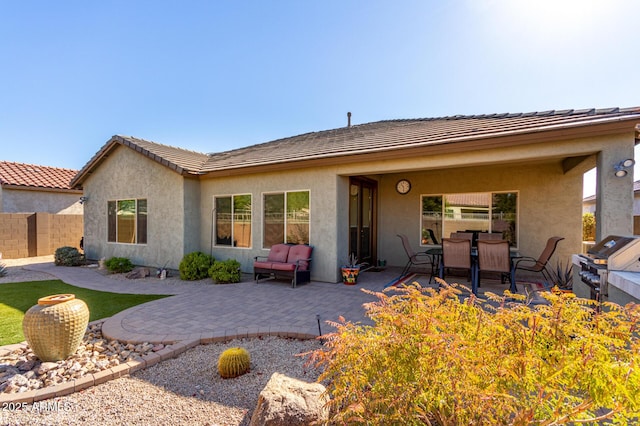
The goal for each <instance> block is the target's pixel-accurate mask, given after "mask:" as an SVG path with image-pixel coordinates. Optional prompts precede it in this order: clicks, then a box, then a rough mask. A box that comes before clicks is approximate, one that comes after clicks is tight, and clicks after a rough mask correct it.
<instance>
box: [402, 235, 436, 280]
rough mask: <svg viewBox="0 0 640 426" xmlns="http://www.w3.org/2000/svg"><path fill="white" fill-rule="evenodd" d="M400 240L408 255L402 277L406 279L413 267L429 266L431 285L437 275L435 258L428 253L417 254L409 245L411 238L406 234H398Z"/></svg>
mask: <svg viewBox="0 0 640 426" xmlns="http://www.w3.org/2000/svg"><path fill="white" fill-rule="evenodd" d="M398 238H400V240H401V241H402V247H403V248H404V251H405V253H406V254H407V257H408V260H407V264H406V265H405V266H404V269H403V270H402V273H401V274H400V277H401V278H402V277H404V276H405V275H406V274H407V273H408V272H409V270H410V269H411V267H412V266H420V265H429V266H430V267H431V276H430V277H429V283H431V280H432V279H433V275H434V273H435V264H434V262H433V256H432V255H430V254H428V253H426V252H415V251H414V250H413V247H411V244H410V243H409V238H407V236H406V235H405V234H398Z"/></svg>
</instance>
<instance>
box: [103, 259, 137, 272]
mask: <svg viewBox="0 0 640 426" xmlns="http://www.w3.org/2000/svg"><path fill="white" fill-rule="evenodd" d="M104 266H106V267H107V270H108V271H109V272H111V273H114V274H122V273H124V272H130V271H131V270H132V269H133V263H131V261H130V260H129V259H127V258H126V257H112V258H110V259H107V261H106V262H104Z"/></svg>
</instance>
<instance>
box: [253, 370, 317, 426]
mask: <svg viewBox="0 0 640 426" xmlns="http://www.w3.org/2000/svg"><path fill="white" fill-rule="evenodd" d="M324 392H325V387H324V386H323V385H321V384H320V383H306V382H303V381H300V380H297V379H292V378H290V377H287V376H285V375H283V374H280V373H273V375H272V376H271V378H270V379H269V382H268V383H267V385H266V386H265V388H264V389H263V390H262V392H260V396H259V397H258V404H257V405H256V409H255V411H254V412H253V415H252V416H251V423H250V425H251V426H263V425H268V426H292V425H301V426H302V425H308V424H315V423H319V424H322V423H323V422H326V421H327V420H328V418H329V411H328V409H327V408H326V407H325V405H326V403H327V402H328V396H326V395H324Z"/></svg>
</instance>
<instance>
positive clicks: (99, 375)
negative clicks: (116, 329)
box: [0, 331, 318, 406]
mask: <svg viewBox="0 0 640 426" xmlns="http://www.w3.org/2000/svg"><path fill="white" fill-rule="evenodd" d="M260 336H274V337H283V338H295V339H300V340H308V339H315V338H317V337H318V336H316V335H310V334H304V333H296V332H291V331H284V332H271V333H259V334H256V335H248V334H247V333H239V334H236V335H231V334H229V335H225V336H214V335H209V336H202V337H200V338H195V339H186V340H179V341H175V342H166V343H164V344H165V345H167V346H166V347H165V348H163V349H161V350H159V351H158V352H150V353H148V354H147V355H145V356H143V357H141V358H140V359H139V360H135V361H128V362H125V363H122V364H120V365H117V366H115V367H111V368H107V369H105V370H102V371H98V372H96V373H91V374H87V375H85V376H82V377H80V378H77V379H73V380H69V381H68V382H64V383H60V384H59V385H56V386H48V387H45V388H41V389H35V390H30V391H27V392H21V393H0V404H2V406H4V405H6V404H33V403H34V402H39V401H43V400H46V399H50V398H56V397H60V396H65V395H70V394H72V393H74V392H78V391H81V390H84V389H88V388H90V387H92V386H96V385H99V384H101V383H105V382H108V381H109V380H113V379H117V378H119V377H122V376H126V375H129V374H131V373H134V372H136V371H138V370H142V369H144V368H147V367H151V366H153V365H155V364H158V363H159V362H162V361H165V360H167V359H170V358H175V357H177V356H178V355H180V354H181V353H183V352H185V351H187V350H188V349H191V348H193V347H196V346H198V345H206V344H209V343H224V342H228V341H231V340H234V339H242V338H253V337H260ZM125 343H129V342H125Z"/></svg>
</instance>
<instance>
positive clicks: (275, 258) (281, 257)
mask: <svg viewBox="0 0 640 426" xmlns="http://www.w3.org/2000/svg"><path fill="white" fill-rule="evenodd" d="M290 247H291V246H290V245H287V244H275V245H273V246H271V250H270V251H269V257H267V260H268V261H270V262H286V261H287V256H288V255H289V248H290Z"/></svg>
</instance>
